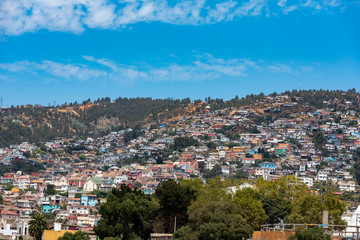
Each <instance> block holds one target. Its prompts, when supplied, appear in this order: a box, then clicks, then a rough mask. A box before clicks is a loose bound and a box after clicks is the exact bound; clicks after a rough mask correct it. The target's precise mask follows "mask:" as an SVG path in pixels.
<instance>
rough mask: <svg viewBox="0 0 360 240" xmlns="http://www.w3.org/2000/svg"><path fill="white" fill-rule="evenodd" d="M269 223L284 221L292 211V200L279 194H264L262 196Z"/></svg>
mask: <svg viewBox="0 0 360 240" xmlns="http://www.w3.org/2000/svg"><path fill="white" fill-rule="evenodd" d="M260 200H261V203H262V205H263V208H264V210H265V214H266V215H267V216H268V218H267V223H268V224H277V223H280V222H281V221H284V220H285V218H286V217H287V216H288V215H289V214H290V212H291V201H289V200H285V199H283V198H281V197H279V196H269V195H264V196H262V197H261V198H260Z"/></svg>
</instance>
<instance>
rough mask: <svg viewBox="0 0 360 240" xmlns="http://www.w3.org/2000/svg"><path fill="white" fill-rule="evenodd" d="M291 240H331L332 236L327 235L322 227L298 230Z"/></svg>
mask: <svg viewBox="0 0 360 240" xmlns="http://www.w3.org/2000/svg"><path fill="white" fill-rule="evenodd" d="M289 240H331V235H330V234H327V233H325V231H324V229H323V228H321V227H313V228H308V229H304V228H298V229H297V230H296V232H295V234H294V235H291V236H290V238H289Z"/></svg>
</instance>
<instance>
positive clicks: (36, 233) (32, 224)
mask: <svg viewBox="0 0 360 240" xmlns="http://www.w3.org/2000/svg"><path fill="white" fill-rule="evenodd" d="M48 228H49V227H48V223H47V222H46V220H45V219H44V215H43V214H41V213H35V214H34V215H32V218H31V220H30V221H29V234H30V236H32V237H33V238H35V240H41V238H42V234H43V232H44V230H47V229H48Z"/></svg>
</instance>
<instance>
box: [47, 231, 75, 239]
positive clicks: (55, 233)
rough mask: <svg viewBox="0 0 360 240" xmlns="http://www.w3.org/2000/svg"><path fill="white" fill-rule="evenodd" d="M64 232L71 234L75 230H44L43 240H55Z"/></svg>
mask: <svg viewBox="0 0 360 240" xmlns="http://www.w3.org/2000/svg"><path fill="white" fill-rule="evenodd" d="M66 232H70V233H72V234H74V233H76V232H77V231H76V230H60V231H55V230H45V231H44V233H43V240H57V239H58V238H59V237H62V236H63V235H64V234H65V233H66Z"/></svg>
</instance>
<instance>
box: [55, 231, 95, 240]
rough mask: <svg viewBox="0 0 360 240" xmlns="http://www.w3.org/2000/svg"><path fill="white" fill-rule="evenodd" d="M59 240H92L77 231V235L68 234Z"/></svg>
mask: <svg viewBox="0 0 360 240" xmlns="http://www.w3.org/2000/svg"><path fill="white" fill-rule="evenodd" d="M57 240H90V237H89V235H87V234H85V233H84V232H83V231H77V232H76V233H71V232H66V233H65V234H64V235H63V236H62V237H59V238H58V239H57Z"/></svg>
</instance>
